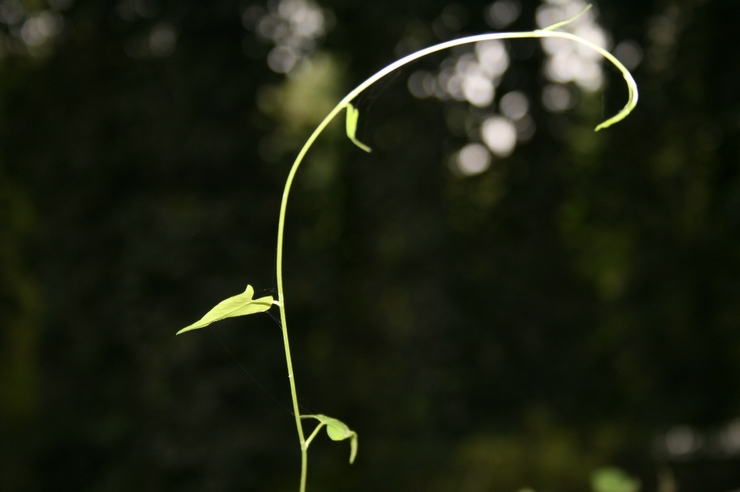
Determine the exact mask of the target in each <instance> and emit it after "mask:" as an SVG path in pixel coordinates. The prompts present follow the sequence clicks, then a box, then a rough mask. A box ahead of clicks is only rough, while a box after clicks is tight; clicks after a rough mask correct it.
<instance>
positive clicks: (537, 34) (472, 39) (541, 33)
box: [276, 14, 638, 492]
mask: <svg viewBox="0 0 740 492" xmlns="http://www.w3.org/2000/svg"><path fill="white" fill-rule="evenodd" d="M579 15H580V14H579ZM572 19H573V18H571V19H569V20H568V21H564V22H562V23H557V24H553V26H551V27H550V28H545V29H537V30H534V31H528V32H509V33H488V34H479V35H476V36H467V37H464V38H460V39H453V40H452V41H447V42H444V43H440V44H437V45H434V46H430V47H428V48H425V49H422V50H419V51H417V52H415V53H412V54H410V55H407V56H405V57H403V58H401V59H399V60H397V61H395V62H393V63H391V64H390V65H388V66H386V67H385V68H383V69H382V70H380V71H379V72H377V73H376V74H375V75H373V76H371V77H370V78H368V79H367V80H365V81H364V82H363V83H362V84H360V85H359V86H357V87H356V88H355V89H353V90H352V91H351V92H350V93H349V94H347V95H346V96H344V98H343V99H342V100H341V101H340V102H339V103H338V104H337V105H336V106H335V107H334V109H332V111H331V112H330V113H329V114H328V115H327V116H326V117H325V118H324V119H323V121H322V122H321V123H320V124H319V126H318V127H316V129H315V130H314V131H313V133H312V134H311V136H310V137H309V138H308V140H306V143H305V144H304V145H303V147H302V148H301V151H300V152H299V153H298V156H297V157H296V159H295V161H294V162H293V166H292V167H291V168H290V172H289V173H288V178H287V180H286V182H285V188H284V189H283V198H282V202H281V204H280V217H279V220H278V234H277V255H276V256H277V259H276V275H277V287H278V305H279V307H280V321H281V325H282V331H283V345H284V347H285V362H286V364H287V368H288V381H289V382H290V394H291V397H292V400H293V415H294V417H295V423H296V429H297V431H298V440H299V441H300V445H301V482H300V489H299V492H305V490H306V477H307V474H308V443H307V441H306V438H305V435H304V433H303V426H302V423H301V413H300V409H299V406H298V393H297V391H296V383H295V375H294V374H293V362H292V359H291V355H290V343H289V341H288V323H287V320H286V316H285V294H284V290H283V242H284V233H285V215H286V212H287V209H288V196H289V195H290V189H291V187H292V185H293V180H294V179H295V175H296V172H298V168H299V167H300V165H301V162H303V158H304V157H305V156H306V153H308V150H309V149H310V148H311V146H312V145H313V144H314V142H315V141H316V139H317V138H318V137H319V135H320V134H321V133H322V132H323V131H324V129H325V128H326V127H327V126H328V125H329V123H330V122H331V121H332V120H333V119H334V117H335V116H337V115H338V114H339V113H340V112H341V111H342V110H343V109H344V108H345V107H347V105H348V104H349V103H350V102H351V101H352V100H353V99H354V98H355V97H357V96H358V95H360V94H361V93H362V92H363V91H364V90H365V89H367V88H369V87H370V86H371V85H373V84H374V83H375V82H377V81H378V80H380V79H382V78H383V77H385V76H386V75H388V74H390V73H391V72H393V71H395V70H397V69H398V68H401V67H402V66H404V65H407V64H409V63H411V62H413V61H415V60H418V59H419V58H423V57H425V56H427V55H430V54H432V53H436V52H438V51H442V50H446V49H449V48H453V47H455V46H461V45H464V44H472V43H477V42H480V41H491V40H495V39H525V38H562V39H569V40H571V41H575V42H577V43H581V44H583V45H585V46H588V47H590V48H592V49H593V50H595V51H597V52H598V53H599V54H601V55H602V56H603V57H604V58H606V59H607V60H609V61H610V62H611V63H612V64H614V65H615V66H616V67H617V68H618V69H619V70H620V71H621V72H622V75H623V77H624V79H625V81H626V82H627V86H628V88H629V99H628V101H627V104H626V105H625V106H624V108H622V110H621V111H620V112H619V113H618V114H617V115H615V116H613V117H612V118H609V119H608V120H606V121H604V122H603V123H601V124H600V125H598V126H597V127H596V130H597V131H598V130H600V129H602V128H606V127H608V126H611V125H612V124H614V123H616V122H618V121H620V120H622V119H623V118H624V117H625V116H627V114H629V113H630V112H631V111H632V110H633V109H634V107H635V106H636V105H637V98H638V92H637V84H636V83H635V80H634V79H633V78H632V75H631V74H630V73H629V71H628V70H627V68H626V67H625V66H624V65H622V64H621V63H620V62H619V60H617V59H616V58H615V57H614V56H613V55H612V54H611V53H609V52H608V51H606V50H605V49H603V48H602V47H600V46H598V45H596V44H594V43H592V42H590V41H587V40H586V39H583V38H581V37H579V36H576V35H575V34H571V33H567V32H562V31H553V30H550V29H554V28H556V27H561V26H562V25H564V24H565V23H567V22H570V21H571V20H572ZM314 435H315V432H314V434H312V436H311V437H313V436H314Z"/></svg>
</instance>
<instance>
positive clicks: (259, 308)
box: [177, 285, 273, 335]
mask: <svg viewBox="0 0 740 492" xmlns="http://www.w3.org/2000/svg"><path fill="white" fill-rule="evenodd" d="M253 297H254V289H253V288H252V286H251V285H247V289H246V290H245V291H244V292H242V293H241V294H239V295H236V296H233V297H229V298H228V299H225V300H223V301H221V302H219V303H218V304H216V306H214V308H213V309H211V310H210V311H208V312H207V313H206V314H205V316H203V317H202V318H201V319H199V320H198V321H196V322H195V323H193V324H192V325H188V326H186V327H185V328H183V329H182V330H180V331H178V332H177V335H179V334H180V333H185V332H186V331H190V330H197V329H198V328H204V327H206V326H208V325H210V324H211V323H213V322H214V321H220V320H222V319H226V318H234V317H236V316H246V315H248V314H255V313H263V312H265V311H267V310H268V309H270V307H272V304H273V298H272V296H265V297H260V298H259V299H253Z"/></svg>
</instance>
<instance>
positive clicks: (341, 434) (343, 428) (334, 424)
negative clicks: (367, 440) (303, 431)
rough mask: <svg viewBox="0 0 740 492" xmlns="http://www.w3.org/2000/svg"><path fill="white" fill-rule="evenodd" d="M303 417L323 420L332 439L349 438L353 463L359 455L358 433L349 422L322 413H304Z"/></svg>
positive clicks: (350, 461)
mask: <svg viewBox="0 0 740 492" xmlns="http://www.w3.org/2000/svg"><path fill="white" fill-rule="evenodd" d="M302 418H306V419H308V418H313V419H316V420H318V421H319V422H321V424H323V425H325V426H326V434H327V435H328V436H329V439H331V440H332V441H344V440H345V439H349V440H350V441H349V444H350V453H349V463H350V464H352V463H354V462H355V457H356V456H357V433H356V432H355V431H353V430H351V429H350V428H349V427H347V424H345V423H344V422H342V421H341V420H337V419H335V418H332V417H327V416H326V415H321V414H317V415H303V416H302Z"/></svg>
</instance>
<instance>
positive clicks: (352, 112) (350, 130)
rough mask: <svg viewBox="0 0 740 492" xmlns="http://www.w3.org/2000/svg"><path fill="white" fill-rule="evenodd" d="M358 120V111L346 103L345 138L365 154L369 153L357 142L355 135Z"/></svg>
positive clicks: (362, 144)
mask: <svg viewBox="0 0 740 492" xmlns="http://www.w3.org/2000/svg"><path fill="white" fill-rule="evenodd" d="M359 118H360V110H359V109H357V108H355V107H354V106H352V104H351V103H347V136H348V137H349V139H350V140H352V143H354V144H355V145H357V146H358V147H359V148H361V149H362V150H364V151H365V152H370V151H371V149H370V147H368V146H367V145H365V144H364V143H362V142H360V141H359V140H357V137H356V136H355V134H356V133H357V120H358V119H359Z"/></svg>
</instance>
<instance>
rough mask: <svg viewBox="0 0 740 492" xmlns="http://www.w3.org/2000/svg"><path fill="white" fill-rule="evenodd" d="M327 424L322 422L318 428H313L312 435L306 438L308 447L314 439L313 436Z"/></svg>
mask: <svg viewBox="0 0 740 492" xmlns="http://www.w3.org/2000/svg"><path fill="white" fill-rule="evenodd" d="M325 425H326V424H325V423H323V422H321V423H319V425H317V426H316V428H315V429H314V430H313V432H312V433H311V435H310V436H308V439H306V448H308V447H309V446H310V445H311V441H313V438H314V437H316V434H318V433H319V431H320V430H321V428H322V427H324V426H325Z"/></svg>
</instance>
